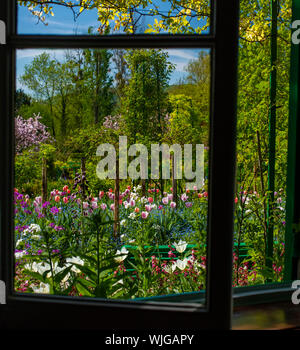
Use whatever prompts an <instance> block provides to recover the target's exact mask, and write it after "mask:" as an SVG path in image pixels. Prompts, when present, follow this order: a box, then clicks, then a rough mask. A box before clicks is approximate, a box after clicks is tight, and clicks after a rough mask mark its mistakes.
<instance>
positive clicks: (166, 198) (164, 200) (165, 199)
mask: <svg viewBox="0 0 300 350" xmlns="http://www.w3.org/2000/svg"><path fill="white" fill-rule="evenodd" d="M162 202H163V204H165V205H167V204H168V203H169V198H168V197H164V198H163V199H162Z"/></svg>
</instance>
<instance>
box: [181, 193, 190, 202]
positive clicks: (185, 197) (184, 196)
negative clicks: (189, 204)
mask: <svg viewBox="0 0 300 350" xmlns="http://www.w3.org/2000/svg"><path fill="white" fill-rule="evenodd" d="M188 198H189V197H188V196H187V195H186V194H185V193H184V194H182V195H181V200H182V201H183V202H185V201H186V200H187V199H188Z"/></svg>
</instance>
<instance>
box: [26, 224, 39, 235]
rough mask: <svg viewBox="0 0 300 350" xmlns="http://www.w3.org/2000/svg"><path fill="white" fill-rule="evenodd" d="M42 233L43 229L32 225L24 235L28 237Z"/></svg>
mask: <svg viewBox="0 0 300 350" xmlns="http://www.w3.org/2000/svg"><path fill="white" fill-rule="evenodd" d="M38 232H41V228H40V226H39V225H37V224H31V225H30V226H29V227H28V228H26V229H25V230H24V231H23V235H24V236H26V235H27V234H28V233H38Z"/></svg>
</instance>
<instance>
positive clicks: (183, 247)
mask: <svg viewBox="0 0 300 350" xmlns="http://www.w3.org/2000/svg"><path fill="white" fill-rule="evenodd" d="M173 245H174V247H175V249H176V250H177V251H178V253H183V252H184V251H185V250H186V247H187V243H186V242H185V241H182V240H180V241H179V242H178V243H176V242H174V243H173Z"/></svg>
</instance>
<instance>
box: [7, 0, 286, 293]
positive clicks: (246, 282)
mask: <svg viewBox="0 0 300 350" xmlns="http://www.w3.org/2000/svg"><path fill="white" fill-rule="evenodd" d="M20 3H24V4H20V6H21V5H23V6H25V7H26V6H29V5H30V6H33V4H32V2H31V1H23V2H20ZM199 3H201V6H206V8H207V4H205V3H206V2H205V1H204V2H203V4H202V1H200V2H199ZM36 6H38V5H36ZM195 6H196V5H195ZM290 8H291V5H290V2H289V1H282V2H281V5H280V8H279V12H278V38H277V46H278V48H277V50H278V57H277V60H276V63H275V66H272V65H270V60H271V52H270V41H271V35H270V33H271V20H270V11H271V8H270V6H269V2H268V1H261V2H256V1H241V19H240V40H239V65H238V72H239V75H238V84H239V89H238V124H237V172H236V190H235V199H234V208H235V209H234V218H235V220H234V242H233V248H234V249H233V256H232V262H233V271H232V285H233V286H234V287H242V286H251V285H260V284H265V283H274V282H281V281H283V276H284V275H283V273H284V258H285V220H286V172H287V169H286V168H287V166H286V164H287V137H288V131H287V129H288V127H287V125H288V96H289V57H290V45H289V44H287V43H289V40H290V34H289V27H290V19H291V18H290V16H291V10H290ZM86 10H88V9H86ZM43 11H44V15H47V12H46V10H45V9H44V10H43ZM47 11H50V10H49V9H48V10H47ZM51 11H52V9H51ZM53 11H54V13H55V9H54V10H53ZM194 11H198V9H197V8H195V9H194ZM29 12H30V13H31V15H32V9H31V10H30V11H29ZM33 15H35V16H36V15H37V14H36V13H35V14H34V13H33ZM101 16H104V14H103V13H101ZM101 16H100V17H99V18H100V19H99V20H100V22H101V20H102V22H101V23H102V27H101V30H100V31H99V28H98V31H97V30H96V29H95V28H92V27H90V28H89V29H88V34H89V35H99V33H100V35H110V34H112V33H113V30H114V28H113V27H112V26H111V23H110V25H106V26H105V25H104V24H105V23H107V21H106V19H104V18H102V17H101ZM185 16H188V14H185ZM101 18H102V19H101ZM201 18H202V17H201ZM110 20H111V18H110ZM123 20H125V19H123ZM183 20H184V18H183V17H182V16H179V17H178V21H177V22H176V26H175V21H174V22H172V21H169V22H167V21H165V22H163V23H160V22H157V21H156V22H155V23H156V24H155V25H153V26H152V27H151V26H149V29H148V32H153V35H155V33H156V34H158V33H159V32H160V30H170V31H176V32H180V31H183V33H190V31H192V29H193V27H192V24H191V23H193V22H191V23H190V25H188V24H187V23H186V24H185V25H183V23H181V22H180V21H183ZM117 23H118V22H117ZM201 23H203V25H202V27H201V28H202V29H201V30H203V31H205V30H207V23H206V22H205V21H204V22H201ZM122 25H124V23H123V22H122V21H121V22H120V23H119V26H121V27H122ZM168 26H169V27H168ZM126 28H129V27H126ZM197 32H198V31H196V33H197ZM200 32H201V31H200ZM36 51H38V52H35V55H33V56H31V58H30V60H29V61H26V62H27V63H26V64H23V63H22V62H23V58H24V57H28V56H26V50H18V51H17V71H18V84H17V86H18V89H17V90H16V94H15V107H16V108H15V109H16V110H15V116H14V117H15V188H14V210H15V237H14V239H15V290H16V291H17V292H21V293H42V294H55V295H67V296H84V297H99V298H113V299H137V298H146V297H154V296H160V295H170V294H179V293H188V292H198V291H204V290H205V288H206V269H207V216H208V203H209V198H210V194H209V151H210V131H209V130H210V89H211V66H210V65H211V58H212V53H211V51H210V50H209V49H180V50H179V49H168V50H167V49H73V50H52V51H51V50H42V49H41V50H36ZM179 57H180V58H181V59H184V64H182V63H179V62H178V59H179ZM274 67H275V68H276V70H277V71H278V72H280V74H278V75H277V85H276V91H277V96H276V101H275V102H276V118H277V127H276V136H275V142H276V149H275V150H276V157H275V161H276V162H275V169H274V170H275V175H274V186H273V187H274V188H270V186H269V183H270V168H269V165H270V144H269V142H270V139H269V118H270V110H271V109H272V108H273V107H272V105H270V75H271V74H273V73H272V72H274V69H275V68H274ZM179 71H182V74H181V75H178V72H179ZM224 118H226V116H225V115H224ZM124 136H126V137H127V140H128V148H130V147H131V146H132V145H136V144H138V145H143V147H144V148H145V150H150V149H151V148H152V147H153V145H162V144H164V145H168V146H171V145H178V146H180V147H182V148H184V146H185V145H191V150H192V154H193V156H192V158H191V160H190V163H189V167H190V169H191V171H192V173H193V174H194V175H195V173H196V172H195V171H193V169H196V168H197V162H198V159H197V156H196V155H197V152H196V146H197V145H203V182H201V184H200V185H198V184H197V185H194V186H192V188H188V187H187V184H188V183H190V182H191V180H193V179H191V178H190V177H186V178H185V177H184V176H183V177H182V178H179V177H177V176H176V175H175V173H176V172H175V168H176V162H175V161H174V157H175V152H171V153H169V154H168V161H169V168H168V172H169V175H170V176H169V177H166V176H163V174H164V172H163V171H164V170H163V162H162V159H161V158H160V163H159V169H158V176H157V177H151V169H150V166H149V164H151V160H152V158H153V157H152V158H151V156H150V157H149V162H148V163H147V165H146V167H143V166H142V165H143V164H145V162H144V160H145V156H143V154H142V150H140V151H139V152H136V154H134V153H130V152H128V154H127V155H126V162H127V161H128V162H131V163H130V166H131V170H132V169H133V168H134V169H135V171H136V173H138V174H139V176H137V177H131V178H130V177H127V171H126V177H125V176H123V177H122V176H120V171H119V170H120V169H119V167H121V164H119V163H116V167H115V168H113V169H114V172H113V175H114V176H110V177H109V176H107V178H100V177H99V176H98V175H99V173H98V171H97V169H98V168H99V162H101V159H102V160H103V156H104V153H103V154H100V153H101V152H99V146H100V145H104V144H105V145H107V144H109V145H111V146H113V147H114V148H116V149H117V155H119V154H120V153H121V150H120V149H119V148H118V147H117V146H118V143H119V140H120V137H124ZM224 147H226V145H224ZM101 157H102V158H101ZM147 161H148V159H147ZM181 168H184V171H185V170H186V164H184V167H183V166H182V165H181ZM110 169H111V164H110V162H107V163H106V167H105V171H106V172H107V174H111V173H110ZM128 173H130V171H129V170H128ZM142 174H144V175H145V174H146V176H144V177H143V176H142ZM219 195H220V196H222V193H220V194H219ZM212 219H213V218H212ZM270 226H271V227H272V245H271V247H272V252H271V254H270V251H269V250H268V248H269V246H270V242H269V241H268V239H269V232H270ZM222 234H223V233H222V232H220V235H222Z"/></svg>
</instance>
